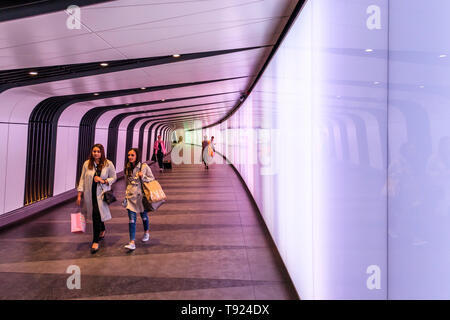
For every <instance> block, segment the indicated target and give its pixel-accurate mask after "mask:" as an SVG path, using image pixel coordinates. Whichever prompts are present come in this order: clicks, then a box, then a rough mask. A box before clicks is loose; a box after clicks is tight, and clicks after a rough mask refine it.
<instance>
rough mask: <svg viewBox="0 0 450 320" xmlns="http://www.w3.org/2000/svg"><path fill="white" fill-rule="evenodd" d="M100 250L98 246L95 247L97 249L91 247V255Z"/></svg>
mask: <svg viewBox="0 0 450 320" xmlns="http://www.w3.org/2000/svg"><path fill="white" fill-rule="evenodd" d="M99 249H100V246H98V247H97V249H94V248H92V247H91V254H94V253H97V251H98V250H99Z"/></svg>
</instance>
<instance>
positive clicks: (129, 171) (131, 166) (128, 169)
mask: <svg viewBox="0 0 450 320" xmlns="http://www.w3.org/2000/svg"><path fill="white" fill-rule="evenodd" d="M130 151H134V152H135V153H136V161H135V162H134V164H133V163H131V162H130V160H127V165H126V169H125V172H126V175H127V176H131V174H132V173H133V170H134V168H135V167H136V165H137V164H138V162H139V154H140V152H139V149H138V148H131V149H130V150H128V151H127V159H128V152H130Z"/></svg>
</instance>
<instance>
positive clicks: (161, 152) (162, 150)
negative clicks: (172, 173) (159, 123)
mask: <svg viewBox="0 0 450 320" xmlns="http://www.w3.org/2000/svg"><path fill="white" fill-rule="evenodd" d="M153 148H154V150H155V153H156V158H157V159H158V166H159V172H163V158H164V156H165V155H166V153H167V151H166V146H165V145H164V141H163V140H162V138H161V136H158V139H157V140H156V141H155V146H154V147H153Z"/></svg>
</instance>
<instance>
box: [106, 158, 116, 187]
mask: <svg viewBox="0 0 450 320" xmlns="http://www.w3.org/2000/svg"><path fill="white" fill-rule="evenodd" d="M108 161H109V160H108ZM116 180H117V175H116V168H115V167H114V164H113V163H112V161H109V166H108V178H106V180H105V183H106V184H107V185H108V186H110V185H112V184H113V183H114V182H116Z"/></svg>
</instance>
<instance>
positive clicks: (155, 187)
mask: <svg viewBox="0 0 450 320" xmlns="http://www.w3.org/2000/svg"><path fill="white" fill-rule="evenodd" d="M142 187H143V189H144V193H145V197H146V198H147V200H148V201H149V202H158V201H161V200H166V194H165V193H164V191H163V189H162V188H161V185H160V184H159V182H158V181H156V180H153V181H151V182H144V184H143V186H142Z"/></svg>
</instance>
